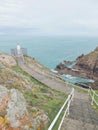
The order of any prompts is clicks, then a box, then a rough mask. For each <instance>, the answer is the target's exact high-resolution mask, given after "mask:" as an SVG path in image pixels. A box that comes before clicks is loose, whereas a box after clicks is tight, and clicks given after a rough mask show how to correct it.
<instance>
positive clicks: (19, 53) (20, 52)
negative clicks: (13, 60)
mask: <svg viewBox="0 0 98 130" xmlns="http://www.w3.org/2000/svg"><path fill="white" fill-rule="evenodd" d="M21 54H22V49H21V47H20V45H19V44H17V55H21Z"/></svg>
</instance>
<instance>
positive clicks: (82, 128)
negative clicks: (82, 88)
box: [61, 91, 98, 130]
mask: <svg viewBox="0 0 98 130" xmlns="http://www.w3.org/2000/svg"><path fill="white" fill-rule="evenodd" d="M61 130H98V111H96V110H95V109H94V108H93V106H91V103H90V101H89V99H88V94H86V93H83V92H77V91H76V95H75V98H74V100H73V102H72V103H71V106H70V114H69V117H68V118H65V120H64V122H63V125H62V128H61Z"/></svg>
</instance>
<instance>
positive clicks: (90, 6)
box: [0, 0, 98, 36]
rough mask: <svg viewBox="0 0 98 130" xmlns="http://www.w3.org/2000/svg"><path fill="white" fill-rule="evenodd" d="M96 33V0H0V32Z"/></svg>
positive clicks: (41, 33) (97, 33)
mask: <svg viewBox="0 0 98 130" xmlns="http://www.w3.org/2000/svg"><path fill="white" fill-rule="evenodd" d="M9 33H10V34H11V33H13V34H15V33H16V34H17V33H18V34H24V35H25V34H27V35H76V36H77V35H82V36H97V35H98V0H0V35H6V34H9Z"/></svg>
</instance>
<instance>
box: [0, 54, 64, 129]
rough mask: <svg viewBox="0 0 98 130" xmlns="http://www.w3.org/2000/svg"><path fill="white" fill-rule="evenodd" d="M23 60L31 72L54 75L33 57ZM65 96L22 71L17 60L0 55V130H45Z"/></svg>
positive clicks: (9, 56) (6, 55)
mask: <svg viewBox="0 0 98 130" xmlns="http://www.w3.org/2000/svg"><path fill="white" fill-rule="evenodd" d="M25 61H26V63H27V64H28V66H30V67H31V68H32V69H36V71H38V72H41V73H44V74H45V75H46V76H49V77H51V76H52V77H53V76H54V75H53V74H52V73H51V72H50V70H49V69H47V68H45V67H44V66H43V65H41V64H40V63H39V62H37V61H36V60H35V59H34V58H31V57H25ZM65 97H66V95H64V94H62V93H61V92H58V91H55V90H52V89H51V88H49V87H47V86H45V85H44V84H42V83H40V82H38V81H37V80H36V79H34V78H33V77H31V76H30V75H29V74H28V73H26V72H24V71H23V70H22V69H21V68H20V67H19V66H18V64H17V58H16V57H13V56H11V55H8V54H5V53H0V130H4V129H5V130H37V129H38V130H43V129H44V128H46V129H47V126H48V125H49V123H50V122H51V121H52V120H53V118H54V116H55V113H57V111H58V110H59V107H60V106H61V104H62V103H63V102H64V100H65ZM53 106H54V107H53ZM55 108H56V109H55Z"/></svg>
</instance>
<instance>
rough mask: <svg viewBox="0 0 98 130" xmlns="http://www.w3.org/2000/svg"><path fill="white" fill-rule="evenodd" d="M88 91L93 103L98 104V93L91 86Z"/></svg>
mask: <svg viewBox="0 0 98 130" xmlns="http://www.w3.org/2000/svg"><path fill="white" fill-rule="evenodd" d="M88 92H89V95H90V96H91V99H92V101H91V105H93V104H94V103H95V104H96V105H97V106H98V102H97V101H96V99H95V96H96V97H98V94H97V93H96V92H95V91H94V90H93V89H92V88H91V87H89V90H88Z"/></svg>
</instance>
